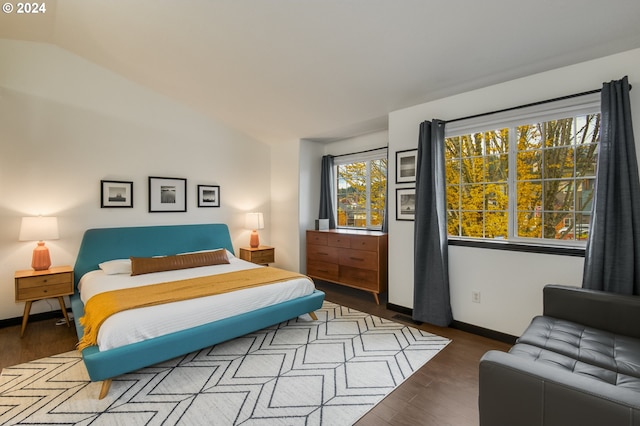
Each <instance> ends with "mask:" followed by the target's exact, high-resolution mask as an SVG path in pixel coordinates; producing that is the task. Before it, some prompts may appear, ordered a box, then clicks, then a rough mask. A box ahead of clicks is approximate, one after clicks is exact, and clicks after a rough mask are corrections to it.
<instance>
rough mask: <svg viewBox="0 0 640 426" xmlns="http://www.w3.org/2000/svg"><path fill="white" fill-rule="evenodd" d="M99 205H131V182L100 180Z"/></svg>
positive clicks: (129, 206)
mask: <svg viewBox="0 0 640 426" xmlns="http://www.w3.org/2000/svg"><path fill="white" fill-rule="evenodd" d="M100 207H102V208H106V207H109V208H111V207H124V208H132V207H133V182H125V181H119V180H101V181H100Z"/></svg>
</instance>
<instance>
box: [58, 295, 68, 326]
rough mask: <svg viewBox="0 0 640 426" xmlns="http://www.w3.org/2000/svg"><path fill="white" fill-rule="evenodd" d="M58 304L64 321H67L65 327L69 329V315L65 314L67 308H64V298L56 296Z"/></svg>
mask: <svg viewBox="0 0 640 426" xmlns="http://www.w3.org/2000/svg"><path fill="white" fill-rule="evenodd" d="M58 302H60V309H62V315H64V319H65V320H67V327H71V323H70V322H69V315H68V314H67V307H66V306H64V297H62V296H58Z"/></svg>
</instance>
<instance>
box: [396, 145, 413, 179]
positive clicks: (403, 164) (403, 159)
mask: <svg viewBox="0 0 640 426" xmlns="http://www.w3.org/2000/svg"><path fill="white" fill-rule="evenodd" d="M417 170H418V150H417V149H409V150H406V151H398V152H396V183H411V182H415V181H416V172H417Z"/></svg>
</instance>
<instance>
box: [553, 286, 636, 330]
mask: <svg viewBox="0 0 640 426" xmlns="http://www.w3.org/2000/svg"><path fill="white" fill-rule="evenodd" d="M543 295H544V296H543V304H544V315H546V316H550V317H554V318H558V319H563V320H566V321H572V322H576V323H579V324H583V325H586V326H588V327H593V328H597V329H600V330H605V331H609V332H611V333H615V334H620V335H623V336H630V337H637V338H640V327H638V324H640V296H627V295H623V294H616V293H608V292H604V291H596V290H587V289H583V288H577V287H568V286H561V285H554V284H549V285H546V286H545V287H544V291H543Z"/></svg>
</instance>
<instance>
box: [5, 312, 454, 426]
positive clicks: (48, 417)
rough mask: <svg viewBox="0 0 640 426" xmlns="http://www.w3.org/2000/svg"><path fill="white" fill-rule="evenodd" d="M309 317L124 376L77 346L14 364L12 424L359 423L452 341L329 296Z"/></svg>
mask: <svg viewBox="0 0 640 426" xmlns="http://www.w3.org/2000/svg"><path fill="white" fill-rule="evenodd" d="M316 313H317V316H318V321H312V320H311V319H310V318H309V317H308V316H307V315H305V316H302V317H299V318H296V319H293V320H290V321H287V322H284V323H281V324H278V325H276V326H273V327H269V328H266V329H264V330H261V331H258V332H256V333H252V334H249V335H246V336H243V337H240V338H237V339H234V340H232V341H229V342H226V343H222V344H219V345H215V346H212V347H209V348H206V349H203V350H201V351H198V352H194V353H190V354H188V355H185V356H183V357H180V358H176V359H173V360H171V361H167V362H165V363H161V364H158V365H155V366H152V367H148V368H143V369H141V370H139V371H136V372H134V373H130V374H125V375H122V376H119V377H117V378H114V380H113V384H112V385H111V390H110V392H109V394H108V395H107V397H106V398H105V399H103V400H98V399H97V396H98V393H99V390H100V383H92V382H90V381H89V380H88V376H87V372H86V370H85V368H84V364H83V363H82V360H81V358H80V354H79V353H78V352H77V351H72V352H67V353H64V354H60V355H55V356H51V357H48V358H44V359H40V360H37V361H33V362H29V363H26V364H21V365H18V366H14V367H9V368H5V369H4V370H3V371H2V374H1V375H0V424H2V425H22V424H24V425H27V424H28V425H34V424H47V425H50V424H65V425H94V426H95V425H127V426H130V425H174V424H176V425H269V426H271V425H307V426H308V425H331V426H335V425H351V424H353V423H354V422H356V421H357V420H358V419H359V418H360V417H362V415H364V414H365V413H366V412H367V411H369V410H370V409H371V408H372V407H373V406H374V405H375V404H377V403H378V402H380V401H381V400H382V399H383V398H384V397H385V396H386V395H388V394H389V393H390V392H391V391H392V390H393V389H394V388H396V387H397V386H398V385H400V384H401V383H402V382H403V381H404V380H405V379H406V378H407V377H409V376H410V375H411V374H412V373H413V372H415V371H416V370H417V369H418V368H420V367H421V366H423V365H424V364H425V363H426V362H427V361H428V360H429V359H431V358H432V357H433V356H434V355H436V354H437V353H438V352H439V351H440V350H442V349H443V348H444V347H445V346H446V345H447V344H448V343H449V340H448V339H445V338H442V337H439V336H435V335H433V334H429V333H427V332H424V331H421V330H418V329H416V328H413V327H408V326H406V325H403V324H399V323H396V322H393V321H389V320H386V319H382V318H378V317H375V316H372V315H369V314H366V313H362V312H359V311H356V310H353V309H349V308H345V307H343V306H339V305H336V304H333V303H330V302H325V303H324V305H323V307H322V309H321V310H320V311H317V312H316Z"/></svg>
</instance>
